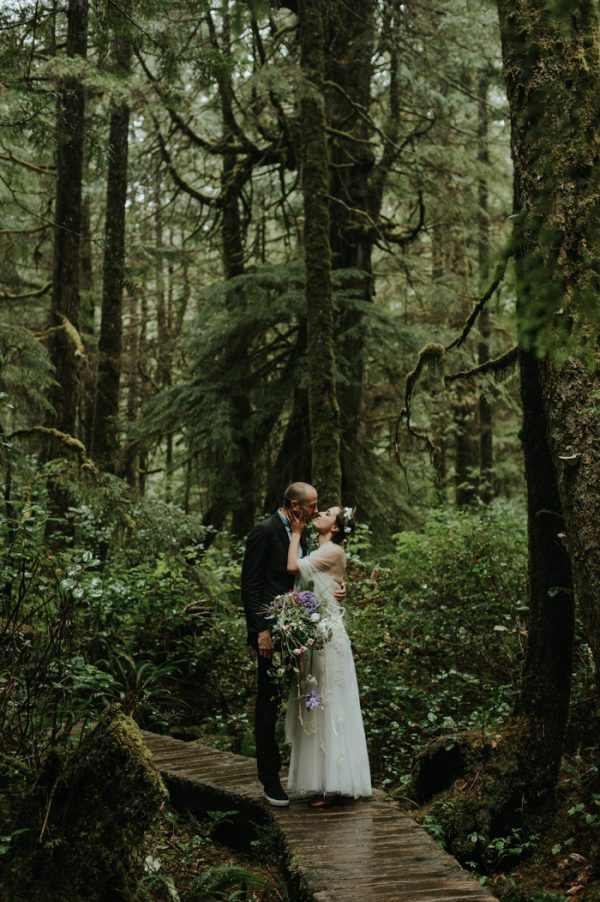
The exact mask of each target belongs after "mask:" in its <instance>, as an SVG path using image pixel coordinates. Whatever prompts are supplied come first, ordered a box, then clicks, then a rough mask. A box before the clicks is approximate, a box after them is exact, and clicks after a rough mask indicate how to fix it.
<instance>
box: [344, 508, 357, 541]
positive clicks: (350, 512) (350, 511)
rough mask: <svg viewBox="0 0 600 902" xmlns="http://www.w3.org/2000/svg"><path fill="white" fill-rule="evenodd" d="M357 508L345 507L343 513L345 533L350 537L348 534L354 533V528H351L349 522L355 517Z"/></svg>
mask: <svg viewBox="0 0 600 902" xmlns="http://www.w3.org/2000/svg"><path fill="white" fill-rule="evenodd" d="M355 510H356V508H354V507H345V508H344V509H343V511H342V523H343V524H344V533H345V534H346V535H348V533H350V532H352V527H351V526H349V521H350V520H351V519H352V517H353V516H354V511H355Z"/></svg>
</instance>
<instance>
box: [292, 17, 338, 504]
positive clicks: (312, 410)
mask: <svg viewBox="0 0 600 902" xmlns="http://www.w3.org/2000/svg"><path fill="white" fill-rule="evenodd" d="M324 6H325V3H324V0H300V2H299V3H298V32H299V39H300V56H301V64H302V70H303V73H304V84H303V86H302V94H301V98H300V118H301V126H302V187H303V193H304V260H305V268H306V312H307V332H308V371H309V419H310V433H311V457H312V479H313V481H314V483H315V485H316V486H317V488H318V490H319V494H320V496H321V497H322V498H323V499H326V500H327V503H328V504H333V503H335V502H339V501H340V499H341V488H342V486H341V481H342V480H341V464H340V410H339V407H338V402H337V396H336V382H335V354H334V346H333V299H332V291H331V249H330V220H329V203H328V195H329V158H328V149H327V129H326V117H325V99H324V94H323V87H324V86H323V78H324V59H325V56H324V53H325V48H324V28H323V13H324Z"/></svg>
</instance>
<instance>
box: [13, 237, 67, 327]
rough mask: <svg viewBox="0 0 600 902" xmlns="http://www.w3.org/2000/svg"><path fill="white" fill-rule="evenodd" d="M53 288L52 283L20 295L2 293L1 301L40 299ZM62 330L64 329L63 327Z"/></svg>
mask: <svg viewBox="0 0 600 902" xmlns="http://www.w3.org/2000/svg"><path fill="white" fill-rule="evenodd" d="M41 228H44V229H45V228H46V226H42V227H41ZM30 231H41V229H31V230H30ZM0 234H6V232H2V233H0ZM51 288H52V282H46V284H45V285H42V286H41V287H40V288H35V289H33V290H31V291H23V292H20V293H16V294H15V293H14V292H12V291H0V300H2V301H24V300H25V299H26V298H39V297H41V296H42V295H43V294H46V292H47V291H49V290H50V289H51ZM61 328H62V327H61Z"/></svg>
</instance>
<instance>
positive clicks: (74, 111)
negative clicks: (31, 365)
mask: <svg viewBox="0 0 600 902" xmlns="http://www.w3.org/2000/svg"><path fill="white" fill-rule="evenodd" d="M67 21H68V24H67V46H66V53H67V56H69V57H81V58H83V59H85V57H86V54H87V25H88V2H87V0H69V6H68V9H67ZM58 92H59V96H58V105H57V122H58V128H57V150H56V202H55V212H54V219H55V227H54V261H53V272H52V308H51V313H52V324H53V326H55V327H56V330H57V331H56V332H55V333H54V334H53V336H52V339H51V342H50V357H51V360H52V363H53V365H54V367H55V378H56V385H55V387H54V388H53V390H52V392H51V396H50V401H51V403H52V406H53V408H54V416H53V417H52V418H51V424H52V425H53V426H55V427H56V428H58V429H60V430H61V431H62V432H66V433H69V434H70V435H75V434H76V430H77V407H78V393H79V375H78V369H79V367H78V360H79V358H80V357H81V353H82V352H81V347H80V344H79V343H78V339H79V334H78V330H79V280H80V259H79V253H80V243H81V193H82V191H81V189H82V177H83V150H84V131H85V91H84V87H83V85H82V84H81V82H79V81H78V80H77V78H65V79H64V80H63V81H62V82H61V84H60V85H59V86H58ZM50 453H51V452H50Z"/></svg>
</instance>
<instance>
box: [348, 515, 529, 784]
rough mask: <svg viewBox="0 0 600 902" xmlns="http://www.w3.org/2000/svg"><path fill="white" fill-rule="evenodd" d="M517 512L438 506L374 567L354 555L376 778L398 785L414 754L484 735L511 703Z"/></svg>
mask: <svg viewBox="0 0 600 902" xmlns="http://www.w3.org/2000/svg"><path fill="white" fill-rule="evenodd" d="M524 520H525V518H524V514H523V512H522V510H521V509H520V508H518V507H516V506H513V505H510V504H507V503H499V502H497V503H495V504H493V505H491V506H490V507H489V508H484V509H456V508H442V509H440V510H438V511H435V512H434V513H433V514H432V515H431V516H430V517H429V519H428V520H427V522H426V523H425V526H424V528H423V531H422V532H412V531H411V532H403V533H399V534H398V535H397V536H395V550H394V552H393V553H392V554H390V555H389V556H388V557H387V558H386V559H384V560H383V561H382V562H380V563H377V564H376V565H373V564H372V563H371V564H368V565H367V564H365V563H362V562H360V560H357V559H356V557H354V564H355V566H354V568H353V570H352V578H351V580H350V586H351V594H350V597H349V602H348V605H347V609H346V610H347V615H346V621H347V625H348V631H349V633H350V635H351V638H352V642H353V648H354V653H355V657H356V664H357V672H358V677H359V685H360V690H361V698H362V705H363V715H364V720H365V727H366V731H367V738H368V742H369V747H370V751H371V756H372V764H373V769H374V773H375V775H376V776H377V777H379V778H380V779H381V780H382V782H383V783H384V784H385V785H387V786H391V787H394V786H395V787H398V786H399V785H402V783H406V782H408V780H409V775H408V771H409V768H410V762H411V758H412V756H413V755H414V752H415V749H416V748H417V747H418V746H419V745H421V744H423V743H424V742H425V741H427V740H428V739H430V738H432V737H433V736H436V735H438V734H439V733H441V732H445V731H446V732H448V731H455V730H461V729H470V730H485V729H486V728H488V727H491V726H494V725H496V724H498V723H500V722H501V721H502V720H503V719H504V718H505V717H506V715H507V714H508V713H509V712H510V710H511V707H512V705H513V701H514V697H515V691H516V688H517V686H516V681H517V680H518V678H519V673H520V664H521V660H522V654H523V642H524V620H523V618H524V616H525V615H526V612H527V607H526V573H527V567H526V553H527V552H526V537H525V522H524Z"/></svg>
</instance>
